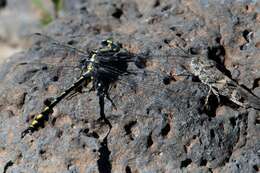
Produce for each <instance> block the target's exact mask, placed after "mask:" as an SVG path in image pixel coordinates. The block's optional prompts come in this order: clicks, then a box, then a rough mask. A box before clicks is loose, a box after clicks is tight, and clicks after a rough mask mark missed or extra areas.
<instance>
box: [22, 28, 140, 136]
mask: <svg viewBox="0 0 260 173" xmlns="http://www.w3.org/2000/svg"><path fill="white" fill-rule="evenodd" d="M36 35H38V36H40V37H46V38H47V39H50V40H52V41H53V45H54V46H57V47H62V48H64V49H69V50H73V51H76V52H77V53H78V54H80V55H81V56H82V57H83V58H84V59H83V60H82V61H81V75H80V77H79V78H78V79H77V80H76V81H75V82H74V83H73V84H72V85H71V86H70V87H69V88H67V89H66V90H65V91H63V92H62V93H61V94H60V95H58V96H57V97H55V98H53V99H50V100H47V101H46V102H45V105H46V107H45V108H44V109H43V111H42V112H41V113H39V114H38V115H36V116H35V117H34V119H33V120H32V121H31V123H30V125H29V127H28V128H27V129H26V130H24V131H23V132H22V138H23V137H24V136H25V135H27V134H28V133H32V132H34V131H37V130H38V129H39V128H41V127H44V124H45V122H46V121H48V119H49V115H50V114H52V113H53V108H54V107H55V106H56V105H57V104H58V103H60V102H61V101H62V100H63V99H64V98H66V97H68V96H70V95H71V93H72V95H73V92H74V93H77V92H79V90H81V89H82V87H84V86H87V85H89V84H90V83H92V88H91V89H90V91H93V90H96V91H97V96H98V98H99V105H100V120H102V121H104V122H105V123H106V124H108V125H109V128H112V126H111V124H110V122H109V121H108V120H107V119H106V117H105V113H104V99H105V98H106V99H108V100H109V101H110V102H111V103H112V105H113V106H114V107H116V106H115V104H114V103H113V101H112V99H111V98H110V96H109V92H108V90H109V87H110V84H111V83H113V82H115V81H116V80H118V78H120V77H121V76H124V75H130V74H135V72H132V71H129V70H128V69H127V68H128V63H129V62H133V61H136V56H135V55H134V54H132V53H130V52H128V51H127V50H125V49H123V48H122V46H121V44H120V43H115V42H113V40H112V39H111V38H109V39H106V40H103V41H102V42H101V47H100V48H98V49H95V50H92V51H91V52H90V53H89V54H86V52H84V51H82V50H79V49H76V48H74V47H72V46H70V45H64V44H61V43H59V42H58V41H56V40H54V39H52V38H51V37H48V36H46V35H43V34H40V33H37V34H36ZM140 62H141V61H140ZM140 62H139V65H140V66H142V65H141V64H140ZM140 66H139V67H140Z"/></svg>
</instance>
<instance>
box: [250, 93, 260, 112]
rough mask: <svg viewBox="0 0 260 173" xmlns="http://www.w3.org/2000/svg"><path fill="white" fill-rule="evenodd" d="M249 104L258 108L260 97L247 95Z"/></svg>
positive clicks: (259, 108)
mask: <svg viewBox="0 0 260 173" xmlns="http://www.w3.org/2000/svg"><path fill="white" fill-rule="evenodd" d="M248 101H249V104H250V106H251V107H252V108H254V109H257V110H260V98H259V97H257V96H254V95H250V96H249V97H248Z"/></svg>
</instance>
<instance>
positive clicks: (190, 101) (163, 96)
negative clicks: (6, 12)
mask: <svg viewBox="0 0 260 173" xmlns="http://www.w3.org/2000/svg"><path fill="white" fill-rule="evenodd" d="M64 3H65V9H66V10H67V11H68V15H67V16H64V17H61V18H60V19H57V20H55V21H54V22H53V23H51V24H50V25H49V26H48V28H46V29H45V31H44V32H43V33H44V34H47V35H49V36H51V37H53V38H55V39H57V40H59V41H60V42H62V43H68V44H70V45H71V46H75V47H78V48H80V49H81V50H84V51H87V52H88V51H90V50H92V49H94V48H97V47H98V46H99V45H100V41H101V40H103V39H106V38H108V37H110V36H112V37H113V38H114V39H115V40H116V41H119V42H120V43H122V45H123V47H124V48H126V49H127V50H129V51H130V52H132V53H135V54H137V55H139V56H138V57H139V58H140V57H143V56H145V57H147V58H148V60H147V62H146V65H145V66H144V68H141V69H140V68H137V67H136V65H135V64H134V63H129V69H131V70H135V71H136V72H138V73H137V75H133V76H124V77H123V78H122V79H120V80H119V81H117V82H116V83H115V85H113V87H111V90H110V95H111V98H112V100H113V101H114V103H115V104H116V107H117V109H115V108H113V105H112V104H111V103H110V102H109V101H106V103H105V115H106V117H107V119H108V120H109V122H110V123H111V125H112V129H111V132H110V133H109V135H108V137H107V138H105V136H106V134H107V132H108V130H109V127H108V125H107V124H105V123H100V122H99V121H97V119H98V118H99V102H98V98H97V96H96V93H95V92H84V93H80V94H77V95H76V96H74V97H72V98H70V99H65V100H63V101H62V102H61V103H60V104H58V105H57V107H55V109H54V112H53V114H52V115H51V117H50V119H49V121H48V123H47V124H46V126H45V128H43V129H40V130H38V131H36V132H34V133H33V134H32V135H27V136H25V137H24V138H23V139H21V132H22V131H23V130H24V129H26V128H27V127H28V125H29V122H30V121H31V119H32V117H33V116H34V115H35V114H37V113H40V112H41V111H42V109H43V107H44V101H45V100H46V99H48V98H52V97H53V96H56V95H58V94H59V93H61V92H62V91H63V90H64V89H66V88H67V87H69V86H70V85H71V84H72V83H73V82H74V81H75V80H76V79H77V78H78V77H79V75H80V70H78V69H77V68H73V67H75V66H76V65H78V64H79V60H80V59H81V58H82V57H79V56H76V55H75V54H73V52H72V51H71V52H68V51H66V50H64V49H59V47H57V46H54V45H53V44H52V43H51V42H50V40H48V39H46V38H43V37H37V36H35V37H33V43H34V44H33V45H32V47H31V48H30V49H29V50H27V51H25V52H23V53H20V54H16V55H14V56H13V57H11V58H10V59H8V61H7V62H5V63H4V64H2V65H1V66H0V69H1V72H0V116H1V120H0V171H2V172H4V171H6V172H7V173H8V172H32V173H34V172H35V173H36V172H50V173H51V172H57V173H59V172H66V173H77V172H88V173H96V172H102V173H109V172H115V173H121V172H126V173H131V172H140V173H145V172H149V173H150V172H151V173H153V172H154V173H157V172H158V173H159V172H169V173H171V172H203V173H204V172H205V173H210V172H257V171H259V165H260V161H259V151H260V149H259V147H260V144H259V142H258V141H259V110H253V109H245V108H239V107H237V106H236V105H234V104H231V103H229V102H228V101H226V99H225V98H221V103H220V104H216V103H215V102H216V101H215V99H214V97H211V98H210V105H209V109H208V110H207V109H203V103H204V100H205V97H206V96H207V94H208V89H209V88H208V87H207V86H205V85H204V84H202V83H201V82H199V81H198V80H197V79H196V78H191V77H186V78H181V77H176V78H174V79H175V80H169V81H168V82H165V80H164V79H165V76H166V77H169V76H170V77H171V75H173V76H174V73H179V71H182V70H184V71H185V70H187V69H188V66H187V64H188V63H189V61H190V59H189V58H183V57H180V56H176V54H180V53H181V51H180V50H179V51H176V49H174V47H176V44H178V45H179V46H181V47H183V48H184V49H185V50H188V49H189V50H191V52H192V53H194V54H196V53H203V52H204V53H205V52H208V54H209V56H210V58H212V59H214V60H215V61H217V62H218V63H220V66H222V67H223V68H224V69H225V70H226V72H227V73H228V74H229V75H230V76H231V77H234V79H235V80H237V81H238V82H239V83H240V84H244V85H245V86H246V87H247V88H249V89H255V90H254V92H255V93H256V94H257V93H258V88H259V84H258V83H259V77H260V72H259V70H258V69H259V68H258V67H259V64H258V62H259V61H257V60H258V53H257V49H256V47H255V46H254V45H255V44H256V43H257V42H258V40H256V39H257V36H256V33H257V25H258V24H257V22H256V19H255V18H254V16H255V15H256V13H257V9H258V8H259V3H255V2H253V1H252V2H251V1H236V2H234V1H225V5H224V6H223V4H222V2H220V1H215V0H214V1H187V2H186V1H185V2H179V1H178V2H176V1H166V0H161V1H150V0H144V1H142V2H141V1H140V2H139V1H121V0H117V1H104V0H97V1H86V2H82V1H80V0H76V1H73V3H72V1H69V0H65V1H64ZM249 19H250V20H249ZM246 31H248V32H246ZM250 32H252V33H253V35H252V38H251V36H249V35H250V34H249V33H250ZM241 46H242V47H241ZM241 48H242V49H241Z"/></svg>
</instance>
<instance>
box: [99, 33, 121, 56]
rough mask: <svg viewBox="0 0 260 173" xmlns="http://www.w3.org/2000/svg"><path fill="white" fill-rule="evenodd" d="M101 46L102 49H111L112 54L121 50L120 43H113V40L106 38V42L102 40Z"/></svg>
mask: <svg viewBox="0 0 260 173" xmlns="http://www.w3.org/2000/svg"><path fill="white" fill-rule="evenodd" d="M101 45H102V46H103V47H104V48H109V49H111V50H112V51H114V52H118V51H119V50H120V49H121V48H122V44H120V43H115V42H114V41H113V38H111V37H110V38H108V39H106V40H103V41H102V42H101Z"/></svg>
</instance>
